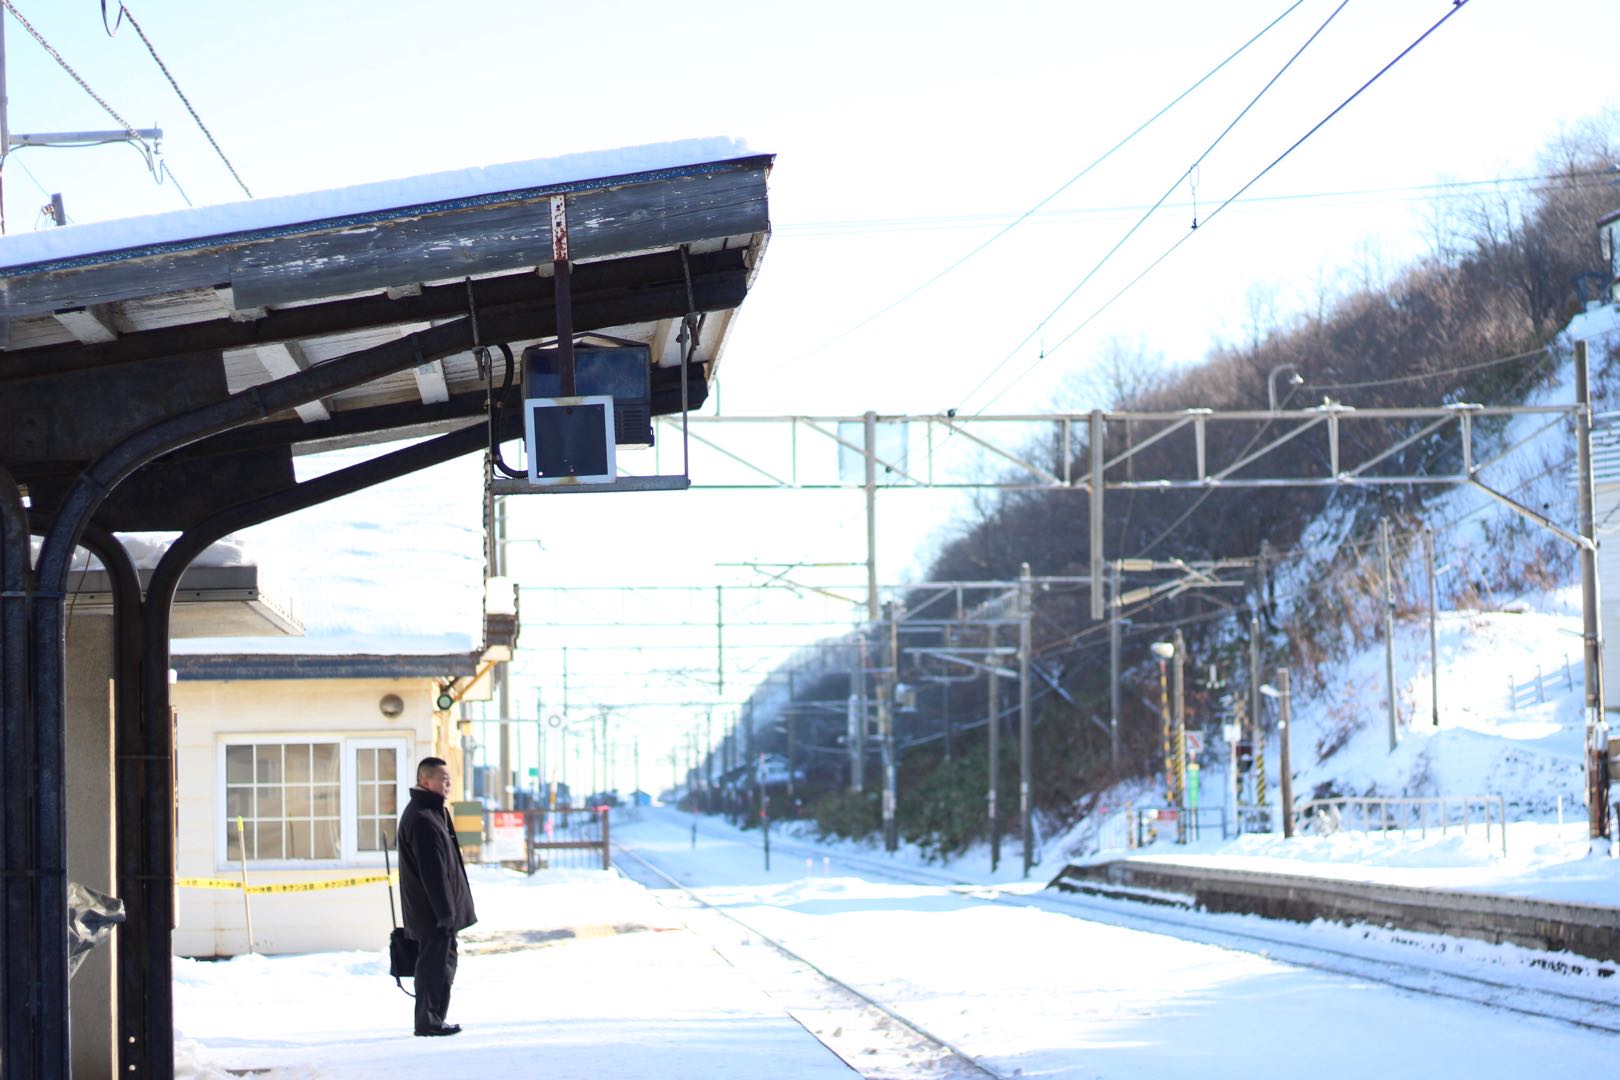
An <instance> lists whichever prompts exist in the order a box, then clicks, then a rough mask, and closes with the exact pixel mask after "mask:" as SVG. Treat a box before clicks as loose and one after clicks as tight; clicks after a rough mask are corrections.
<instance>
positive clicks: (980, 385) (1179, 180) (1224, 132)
mask: <svg viewBox="0 0 1620 1080" xmlns="http://www.w3.org/2000/svg"><path fill="white" fill-rule="evenodd" d="M1349 2H1350V0H1339V6H1338V7H1336V8H1334V9H1333V10H1332V11H1331V12H1329V13H1328V17H1327V18H1326V19H1324V20H1322V24H1321V25H1320V26H1318V27H1317V28H1316V29H1315V30H1314V31H1312V33H1311V36H1310V37H1308V38H1306V39H1305V41H1304V43H1303V44H1302V45H1300V47H1299V48H1298V49H1295V50H1294V54H1293V55H1292V56H1290V57H1289V58H1288V59H1287V60H1286V61H1284V63H1283V66H1282V67H1280V68H1278V69H1277V73H1276V74H1275V75H1273V76H1272V77H1271V78H1270V79H1269V80H1267V82H1266V84H1265V85H1264V86H1262V87H1261V88H1260V91H1259V92H1258V93H1257V94H1255V95H1254V97H1253V98H1251V99H1250V100H1249V103H1248V104H1247V105H1245V106H1243V108H1242V109H1241V110H1239V112H1238V114H1237V115H1236V116H1234V117H1233V118H1232V119H1231V121H1230V122H1229V123H1228V124H1227V125H1226V127H1225V128H1223V129H1221V133H1220V134H1219V135H1217V136H1215V139H1214V141H1212V142H1211V143H1210V144H1209V145H1208V146H1207V147H1205V148H1204V151H1203V153H1201V154H1199V155H1198V157H1197V158H1196V159H1194V161H1193V163H1192V164H1191V165H1189V166H1187V169H1186V171H1184V172H1183V173H1182V174H1181V175H1180V176H1178V177H1176V179H1175V180H1174V182H1172V183H1171V185H1170V186H1169V187H1168V188H1166V189H1165V191H1164V194H1163V195H1160V196H1159V197H1158V198H1157V199H1156V200H1154V202H1153V205H1151V206H1149V207H1148V208H1147V210H1146V211H1145V212H1144V213H1143V214H1142V216H1141V217H1139V218H1137V220H1136V223H1135V224H1134V225H1132V226H1131V227H1130V228H1129V229H1126V230H1125V235H1123V236H1121V237H1120V238H1119V239H1118V240H1116V241H1115V242H1114V246H1113V247H1111V248H1109V249H1108V250H1107V251H1106V252H1104V253H1103V257H1102V258H1101V259H1098V260H1097V263H1096V265H1094V266H1093V267H1092V268H1091V269H1090V270H1087V271H1086V274H1085V276H1084V277H1082V278H1081V279H1080V280H1079V282H1078V283H1076V284H1075V286H1074V288H1072V289H1070V290H1069V291H1068V292H1067V293H1066V294H1065V295H1064V297H1063V299H1061V300H1059V301H1058V302H1057V306H1056V307H1054V308H1053V309H1052V310H1051V311H1049V312H1047V314H1046V317H1045V318H1043V319H1042V320H1041V321H1040V322H1038V323H1036V324H1035V327H1034V329H1032V330H1030V332H1029V333H1027V334H1025V335H1024V337H1023V338H1022V339H1021V340H1020V341H1019V342H1018V344H1016V345H1014V346H1013V347H1012V349H1011V350H1010V351H1009V352H1008V353H1007V355H1006V356H1004V357H1002V358H1001V362H1000V363H998V364H996V366H995V367H993V368H991V369H990V370H989V371H988V372H986V373H985V375H984V377H983V378H981V379H980V380H979V381H978V382H977V383H976V384H975V385H974V387H973V389H972V390H969V391H968V392H967V393H966V394H965V395H963V397H962V399H961V400H962V401H964V402H966V401H970V400H971V399H972V398H973V395H974V394H977V393H978V392H979V391H980V390H982V389H984V387H985V385H986V384H987V383H989V382H990V380H991V379H993V378H995V377H996V375H997V374H998V373H1000V371H1001V369H1002V368H1004V367H1006V366H1007V364H1008V362H1009V361H1011V360H1012V358H1013V357H1014V356H1017V355H1018V351H1019V350H1020V349H1022V348H1023V347H1024V346H1025V345H1028V344H1029V343H1030V341H1031V340H1033V339H1034V337H1035V335H1037V334H1039V333H1040V332H1041V331H1042V330H1044V329H1046V325H1047V324H1048V323H1049V322H1051V321H1052V320H1053V319H1054V318H1056V317H1057V314H1058V312H1060V311H1062V310H1063V309H1064V308H1065V307H1067V306H1068V303H1069V301H1070V300H1073V299H1074V297H1075V294H1076V293H1078V292H1079V291H1080V290H1081V289H1083V288H1085V287H1086V284H1087V283H1088V282H1090V281H1091V279H1092V278H1093V277H1095V276H1096V275H1097V273H1098V271H1100V270H1101V269H1102V268H1103V267H1104V266H1106V265H1108V261H1109V260H1110V259H1112V258H1113V257H1114V256H1115V255H1116V254H1118V252H1119V249H1120V248H1122V247H1124V246H1125V244H1126V243H1127V242H1129V240H1130V238H1131V237H1133V236H1135V235H1136V233H1137V230H1139V229H1140V228H1141V227H1142V226H1143V225H1145V224H1147V220H1148V218H1150V217H1152V216H1153V215H1154V214H1155V213H1156V212H1158V210H1159V208H1160V207H1161V206H1163V205H1164V203H1165V201H1166V200H1167V199H1169V198H1170V196H1171V195H1173V194H1175V191H1176V189H1177V188H1179V187H1180V186H1181V185H1182V184H1183V183H1184V182H1186V181H1187V180H1188V178H1189V177H1192V176H1194V175H1195V174H1196V173H1197V171H1198V167H1199V165H1201V164H1202V163H1203V161H1204V159H1205V158H1207V157H1209V155H1210V154H1212V153H1213V152H1214V151H1215V148H1216V147H1218V146H1220V145H1221V143H1222V141H1224V140H1225V138H1226V137H1227V136H1228V135H1230V134H1231V133H1232V129H1233V128H1235V127H1237V126H1238V124H1239V123H1241V122H1242V120H1243V118H1244V117H1245V116H1247V115H1249V112H1250V111H1251V110H1252V109H1253V108H1254V107H1255V106H1256V105H1258V104H1259V103H1260V99H1261V98H1263V97H1265V96H1266V94H1267V93H1268V92H1269V91H1270V90H1271V88H1272V87H1273V86H1275V85H1277V80H1279V79H1281V78H1282V77H1283V75H1284V74H1285V73H1286V72H1287V71H1288V69H1289V68H1291V67H1293V66H1294V61H1296V60H1298V59H1299V58H1300V56H1302V55H1303V54H1304V52H1305V50H1306V49H1308V48H1310V47H1311V45H1312V44H1314V43H1315V41H1316V39H1317V38H1318V37H1320V36H1321V34H1322V32H1323V31H1324V30H1326V29H1327V28H1328V25H1329V24H1330V23H1332V22H1333V20H1334V19H1336V18H1338V15H1339V13H1340V12H1341V11H1343V10H1344V8H1345V5H1346V4H1348V3H1349ZM1195 189H1196V185H1195ZM1193 215H1194V216H1193V228H1194V229H1197V228H1198V217H1197V210H1196V208H1195V209H1194V211H1193ZM1210 216H1211V217H1213V216H1214V215H1213V214H1212V215H1210ZM1041 355H1042V357H1043V358H1044V357H1045V350H1042V354H1041ZM1020 378H1022V376H1020ZM1016 381H1017V380H1014V382H1016ZM997 396H998V397H999V395H997ZM993 400H994V399H992V401H993ZM985 407H986V408H988V407H989V406H988V405H986V406H985ZM979 411H980V412H983V411H984V410H983V409H981V410H979Z"/></svg>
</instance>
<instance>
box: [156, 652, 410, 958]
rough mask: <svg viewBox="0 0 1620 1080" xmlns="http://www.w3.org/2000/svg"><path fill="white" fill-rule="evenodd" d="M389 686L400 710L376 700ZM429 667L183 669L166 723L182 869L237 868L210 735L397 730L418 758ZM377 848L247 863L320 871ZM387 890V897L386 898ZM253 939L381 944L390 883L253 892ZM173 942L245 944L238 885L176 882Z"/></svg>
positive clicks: (225, 952)
mask: <svg viewBox="0 0 1620 1080" xmlns="http://www.w3.org/2000/svg"><path fill="white" fill-rule="evenodd" d="M390 693H393V694H398V695H399V696H400V697H401V698H402V699H404V701H405V712H404V713H403V714H402V715H401V716H398V717H395V718H393V719H389V718H388V717H385V716H383V715H382V712H381V711H380V710H379V708H378V702H379V700H380V699H381V698H382V697H383V695H385V694H390ZM436 693H437V686H436V685H435V684H434V682H433V681H432V680H431V679H309V680H251V681H241V682H190V681H182V682H180V683H177V684H176V685H175V687H174V704H175V710H176V714H177V726H176V745H175V754H176V762H175V768H176V781H177V800H176V810H177V812H176V842H175V860H176V869H177V871H178V876H179V877H182V878H232V879H234V878H236V877H237V876H239V875H240V873H241V869H240V866H239V865H237V864H233V863H230V862H227V861H226V859H225V852H224V851H223V850H222V848H221V845H220V842H219V835H220V830H219V814H220V813H222V810H221V808H220V805H219V798H220V796H219V792H220V790H221V786H220V782H219V778H218V775H217V773H218V769H219V762H220V760H221V756H222V755H221V754H220V751H219V747H220V744H221V743H222V742H223V741H225V740H226V739H236V738H239V737H242V736H277V735H281V736H294V737H296V736H298V735H304V736H308V735H311V734H320V735H321V736H323V737H325V736H330V737H332V738H338V739H403V740H404V742H405V753H406V755H407V757H408V758H409V759H410V763H411V765H413V766H414V764H415V761H416V759H418V758H421V757H424V756H426V755H428V754H430V753H432V752H433V747H434V735H435V729H434V723H435V714H434V712H433V711H432V709H433V704H432V702H433V696H434V695H435V694H436ZM381 870H382V860H381V857H380V856H373V855H365V856H362V857H360V858H355V859H349V860H340V861H338V862H336V863H321V864H319V866H318V868H301V869H274V870H270V869H263V870H261V869H256V868H255V867H254V866H253V865H252V864H251V863H250V864H249V866H248V874H249V877H250V880H252V881H254V882H256V883H265V884H268V883H270V882H278V881H286V882H291V881H322V880H328V881H329V880H334V879H338V878H345V877H358V876H364V875H371V874H376V873H380V872H381ZM396 902H397V898H396ZM252 906H253V936H254V946H255V949H256V950H257V951H258V952H261V953H298V952H314V951H322V950H332V949H364V950H368V951H371V950H379V949H382V948H384V947H385V946H386V945H387V943H388V926H389V924H388V891H387V889H386V888H385V887H384V886H383V885H381V884H376V885H360V886H355V887H353V888H346V889H331V890H323V891H320V892H307V893H285V894H260V895H255V896H253V897H252ZM177 914H178V920H177V921H178V926H177V927H176V928H175V932H174V951H175V952H176V953H177V954H179V955H181V956H235V955H239V954H240V953H242V952H244V951H245V948H246V943H247V942H246V932H245V928H244V912H243V907H242V893H241V891H240V890H234V889H233V890H229V891H227V890H215V889H206V890H205V889H181V890H179V903H178V911H177Z"/></svg>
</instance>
